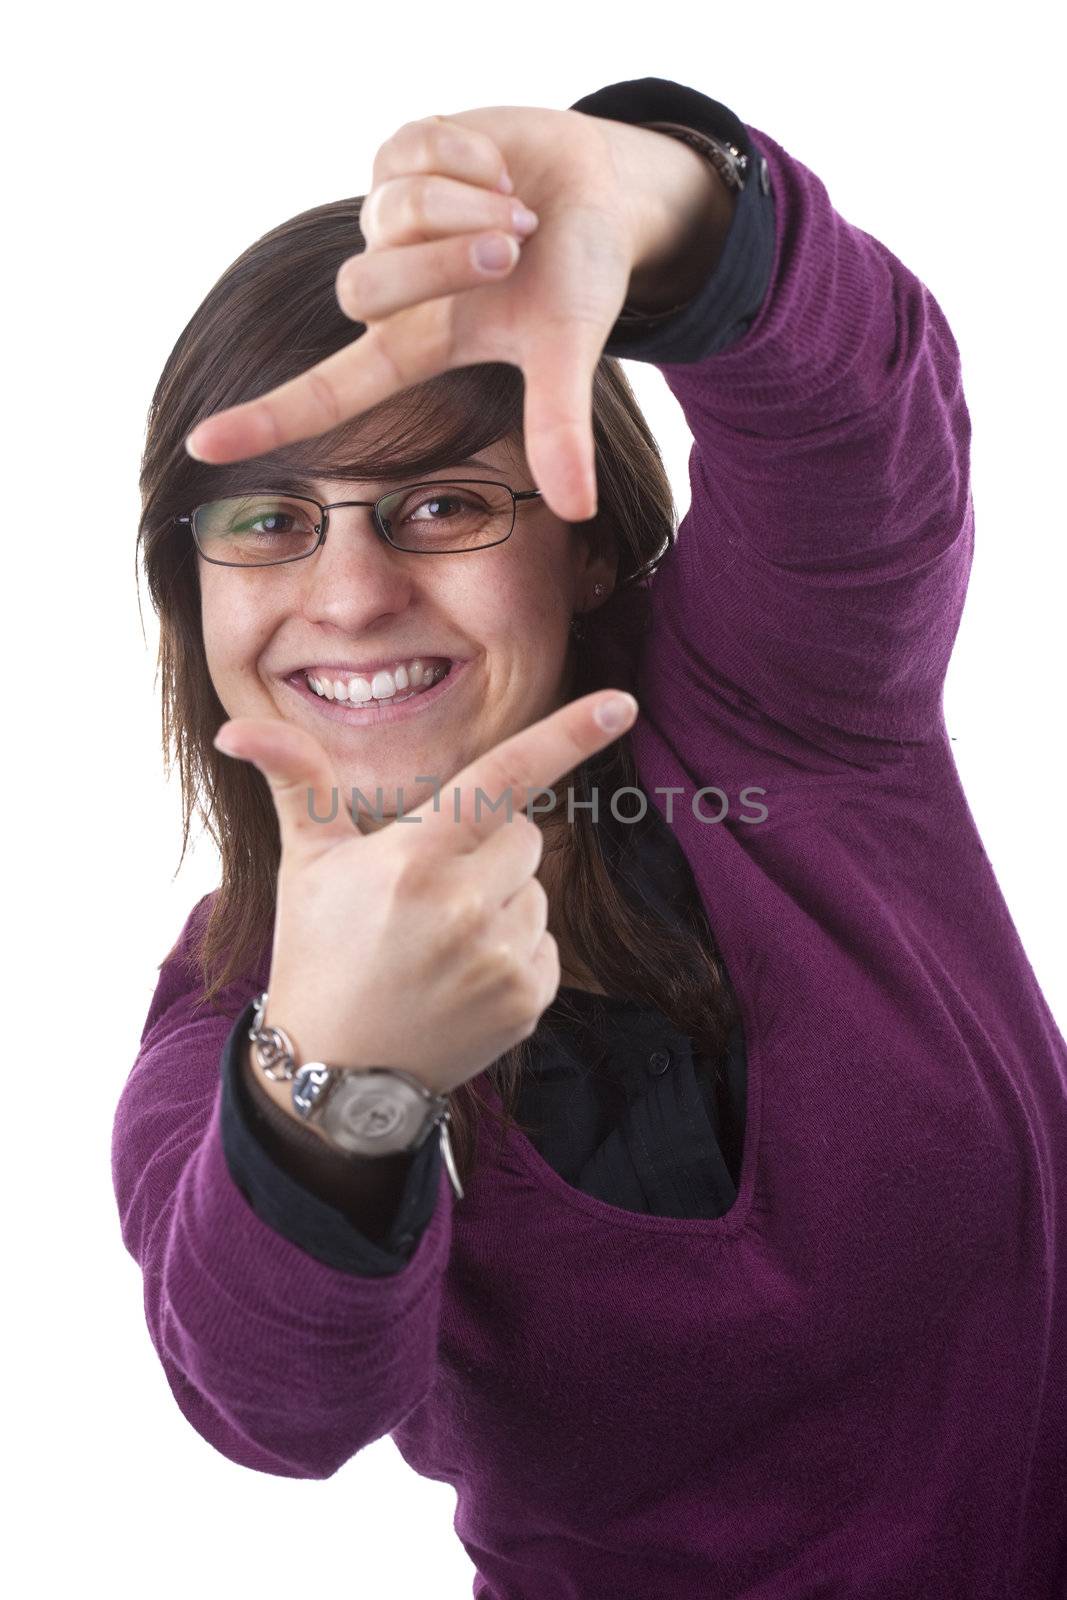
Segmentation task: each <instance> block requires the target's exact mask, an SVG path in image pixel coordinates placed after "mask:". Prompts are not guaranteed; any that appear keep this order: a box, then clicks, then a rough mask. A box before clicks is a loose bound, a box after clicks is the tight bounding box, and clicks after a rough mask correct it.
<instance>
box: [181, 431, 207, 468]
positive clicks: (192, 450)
mask: <svg viewBox="0 0 1067 1600" xmlns="http://www.w3.org/2000/svg"><path fill="white" fill-rule="evenodd" d="M195 438H196V429H195V428H194V429H193V431H192V433H191V434H190V435H189V437H188V439H186V441H185V449H186V452H187V453H188V454H189V455H191V456H192V458H193V460H194V461H203V459H204V458H203V456H202V455H200V454H199V453H198V452H197V448H196V446H195V444H194V443H193V440H194V439H195Z"/></svg>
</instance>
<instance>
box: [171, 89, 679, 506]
mask: <svg viewBox="0 0 1067 1600" xmlns="http://www.w3.org/2000/svg"><path fill="white" fill-rule="evenodd" d="M619 127H620V125H618V124H615V123H612V122H610V121H606V120H604V119H599V118H595V117H589V116H584V115H582V114H581V113H580V112H576V111H553V110H542V109H540V108H535V107H527V106H491V107H485V108H482V109H480V110H475V111H464V112H460V113H458V114H456V115H454V116H449V117H424V118H422V119H421V120H419V121H417V122H408V123H405V124H404V126H403V127H401V128H399V129H398V130H397V132H396V133H394V134H393V135H392V137H391V138H389V139H387V140H386V142H385V143H384V144H383V145H382V146H381V147H380V149H379V150H378V153H377V155H376V157H375V160H374V169H373V185H372V188H371V190H370V192H369V193H368V195H367V196H366V199H365V201H364V204H363V208H362V215H361V219H360V225H361V230H362V232H363V235H364V238H365V240H366V249H365V250H364V251H362V252H360V253H358V254H356V255H353V256H350V257H349V258H348V260H346V261H345V262H344V263H343V264H342V266H341V268H340V270H339V272H338V275H337V297H338V301H339V303H340V306H341V309H342V310H343V311H344V312H345V314H346V315H347V316H350V317H351V318H352V319H353V320H354V321H358V322H362V323H365V324H366V332H365V333H364V334H363V335H362V336H361V337H360V338H358V339H355V340H353V342H352V343H351V344H350V345H347V346H346V347H345V348H344V349H343V350H340V351H338V352H337V353H336V354H334V355H332V356H330V357H329V358H328V359H327V360H325V361H321V362H319V364H318V365H317V366H314V367H311V368H310V369H309V370H308V371H307V372H304V373H301V374H300V376H299V377H296V378H293V379H290V380H289V381H288V382H287V383H283V384H281V385H280V386H279V387H278V388H276V389H272V390H271V391H270V392H269V393H267V394H265V395H262V396H260V397H259V398H258V399H255V400H251V401H247V402H245V403H244V404H241V405H238V406H233V407H230V408H229V409H227V410H225V411H220V412H217V413H216V414H215V415H214V416H213V417H211V418H207V419H205V420H204V421H203V422H201V423H200V424H198V426H197V427H196V428H195V429H194V430H193V433H192V434H190V436H189V440H188V441H187V448H188V449H189V451H190V453H191V454H193V455H195V456H197V457H198V458H199V459H201V460H204V461H208V462H211V463H220V462H226V461H238V460H243V459H245V458H247V457H252V456H257V455H261V454H263V453H264V452H265V451H268V450H273V449H275V448H277V447H279V446H281V445H285V444H289V443H293V442H294V441H296V440H299V439H305V438H310V437H312V436H314V435H317V434H320V433H325V432H327V431H328V430H329V429H331V428H333V427H335V426H336V425H337V424H339V423H341V422H343V421H346V420H347V419H349V418H351V417H355V416H357V415H359V414H360V413H361V412H364V411H367V410H369V409H370V408H371V407H372V406H375V405H377V404H379V403H380V402H381V401H383V400H386V399H387V398H389V397H390V396H391V395H394V394H397V393H400V392H401V391H403V390H405V389H408V388H411V387H412V386H414V385H415V384H419V383H423V382H426V381H427V380H428V379H430V378H432V377H435V376H436V375H437V374H438V373H440V372H444V371H446V370H448V369H450V368H453V367H466V366H471V365H473V364H475V363H479V362H487V361H493V362H497V361H500V362H508V363H511V364H512V365H514V366H517V367H519V368H521V370H522V372H523V375H524V378H525V402H524V416H523V429H524V444H525V450H526V457H527V460H528V461H529V464H530V469H531V471H532V473H533V476H534V479H535V481H536V483H537V486H538V487H539V488H540V489H541V490H542V493H543V495H544V498H545V501H546V503H547V504H548V505H549V507H550V509H551V510H553V511H554V512H555V513H556V515H557V516H559V517H561V518H563V519H564V520H566V521H581V520H583V519H585V518H587V517H590V516H592V515H594V514H595V511H596V479H595V473H594V450H593V432H592V383H593V373H594V371H595V368H596V364H597V362H598V360H599V359H600V356H601V354H602V353H603V349H604V345H605V344H606V342H607V339H608V336H609V334H610V332H611V329H612V327H613V325H614V323H615V320H616V318H617V317H618V314H619V312H620V310H621V309H622V306H623V304H624V302H625V299H626V293H627V286H628V284H629V281H630V275H631V271H632V270H633V268H634V265H635V259H636V252H637V250H638V249H639V248H640V245H639V239H640V235H641V231H642V227H643V226H644V219H645V217H647V215H648V211H649V205H648V204H645V205H644V206H643V207H642V197H641V190H640V186H639V185H635V183H634V181H633V179H634V174H633V172H632V171H631V172H630V174H629V176H628V178H627V179H626V180H625V181H624V178H623V176H622V166H623V161H624V159H625V158H620V146H619V143H618V130H619ZM631 131H632V130H628V129H623V130H622V132H623V134H624V135H625V134H627V133H630V132H631ZM658 137H659V136H657V138H658ZM508 177H510V181H511V184H512V192H510V193H509V192H505V188H504V187H502V180H503V181H504V184H505V185H506V183H507V181H508ZM516 201H519V202H522V203H524V204H525V205H526V206H527V207H529V208H530V209H531V210H533V211H534V212H535V213H536V215H537V217H538V219H539V220H538V223H537V225H536V229H535V231H534V232H533V233H532V234H530V235H529V236H527V237H526V238H525V242H524V243H523V244H521V246H520V244H519V242H518V240H519V238H520V237H522V236H523V235H522V232H521V231H520V230H517V228H516V223H515V220H514V217H513V214H512V207H513V205H514V204H515V202H516ZM485 243H492V244H494V245H496V246H500V247H503V248H504V249H505V250H506V259H505V260H504V263H503V264H502V265H501V266H498V267H485V266H483V265H481V264H480V263H479V260H478V256H477V250H478V247H479V246H480V245H482V244H485Z"/></svg>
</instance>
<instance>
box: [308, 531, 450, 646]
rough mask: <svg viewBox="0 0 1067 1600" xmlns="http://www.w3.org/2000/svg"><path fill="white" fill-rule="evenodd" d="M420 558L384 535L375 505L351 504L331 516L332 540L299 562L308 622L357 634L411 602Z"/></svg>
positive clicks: (326, 540)
mask: <svg viewBox="0 0 1067 1600" xmlns="http://www.w3.org/2000/svg"><path fill="white" fill-rule="evenodd" d="M418 560H419V557H418V555H413V554H412V553H411V552H405V551H403V550H395V549H394V548H393V546H392V545H391V544H389V543H388V542H387V541H386V540H385V539H383V538H382V537H381V536H380V534H379V533H378V531H377V529H376V528H375V526H374V522H373V516H372V508H371V507H370V506H345V507H343V508H342V509H341V510H339V511H331V512H330V513H329V521H328V523H327V528H326V538H325V540H324V541H323V543H322V544H321V545H320V546H319V548H318V549H317V550H316V551H315V554H314V555H313V556H311V557H309V558H308V560H307V561H298V562H294V563H293V565H292V567H291V568H290V571H292V572H299V573H300V581H301V583H302V585H303V595H302V599H303V611H304V614H305V615H306V616H307V617H308V619H309V620H310V621H320V622H326V623H330V624H332V625H333V626H335V627H338V628H343V629H344V630H346V631H347V632H349V633H351V634H353V635H354V634H356V633H359V632H363V631H365V630H367V629H368V628H369V627H371V626H372V625H373V623H374V621H375V619H376V618H377V617H380V616H388V615H390V614H391V613H393V612H399V611H403V610H404V608H405V607H406V606H407V605H409V604H410V602H411V596H412V593H413V591H414V589H415V587H416V585H417V582H418V578H417V576H416V569H415V568H414V566H413V563H414V562H416V561H418Z"/></svg>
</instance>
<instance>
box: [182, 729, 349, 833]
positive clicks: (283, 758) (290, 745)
mask: <svg viewBox="0 0 1067 1600" xmlns="http://www.w3.org/2000/svg"><path fill="white" fill-rule="evenodd" d="M213 743H214V745H215V748H216V750H221V751H222V753H223V755H227V756H233V757H234V759H235V760H238V761H249V762H251V763H252V765H253V766H254V767H257V768H258V770H259V771H260V772H262V774H263V776H264V777H265V778H266V780H267V783H268V784H269V785H270V792H271V796H272V798H273V800H274V808H275V810H276V811H277V813H278V827H279V830H280V833H281V841H282V849H283V850H285V851H288V852H290V853H291V852H292V851H293V850H294V849H296V850H298V851H307V850H308V849H314V848H316V847H318V848H322V847H323V846H326V845H331V844H336V843H338V841H340V840H342V839H351V838H352V836H353V835H354V834H355V833H356V832H357V831H358V830H357V828H356V826H355V824H354V823H353V821H352V818H351V815H350V813H349V811H348V809H347V808H346V806H345V803H344V798H343V796H342V794H341V790H340V785H339V783H338V780H337V775H336V773H335V772H334V769H333V763H332V762H331V761H330V758H329V756H328V755H327V754H326V752H325V750H324V749H323V748H322V746H321V744H319V742H318V740H317V739H316V738H314V736H313V735H312V734H310V733H308V732H307V730H306V729H305V728H297V727H294V726H293V724H292V723H291V722H286V721H285V720H284V719H283V718H282V717H234V718H233V719H232V720H231V721H229V722H224V723H223V724H222V726H221V728H220V729H219V731H218V732H217V733H216V735H215V738H214V740H213Z"/></svg>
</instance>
